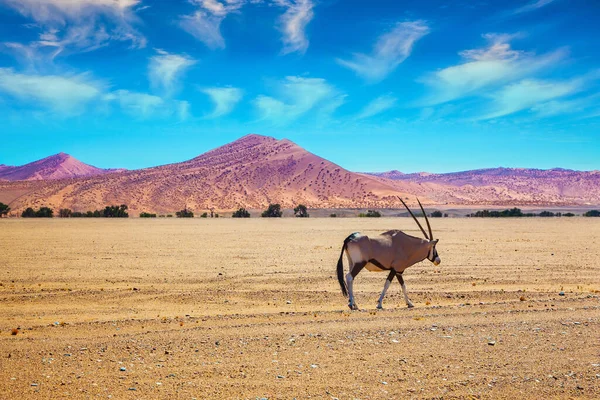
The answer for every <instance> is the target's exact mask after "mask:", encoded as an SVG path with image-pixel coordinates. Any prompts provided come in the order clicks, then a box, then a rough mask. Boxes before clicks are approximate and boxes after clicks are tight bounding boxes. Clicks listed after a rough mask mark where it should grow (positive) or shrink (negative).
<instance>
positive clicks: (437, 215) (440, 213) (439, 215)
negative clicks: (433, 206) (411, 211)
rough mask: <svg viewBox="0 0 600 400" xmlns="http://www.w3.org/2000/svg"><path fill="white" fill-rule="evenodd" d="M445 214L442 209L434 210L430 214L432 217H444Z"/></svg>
mask: <svg viewBox="0 0 600 400" xmlns="http://www.w3.org/2000/svg"><path fill="white" fill-rule="evenodd" d="M443 215H444V214H442V212H441V211H434V212H432V213H431V214H430V216H431V218H442V216H443Z"/></svg>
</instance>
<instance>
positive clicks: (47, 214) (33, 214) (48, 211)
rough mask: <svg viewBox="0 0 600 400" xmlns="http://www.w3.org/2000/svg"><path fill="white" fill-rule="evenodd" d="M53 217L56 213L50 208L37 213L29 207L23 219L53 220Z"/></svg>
mask: <svg viewBox="0 0 600 400" xmlns="http://www.w3.org/2000/svg"><path fill="white" fill-rule="evenodd" d="M53 216H54V211H52V209H51V208H49V207H41V208H40V209H39V210H37V211H35V210H34V209H33V208H31V207H27V209H26V210H25V211H23V213H22V214H21V217H23V218H52V217H53Z"/></svg>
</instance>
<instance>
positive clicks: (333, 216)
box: [329, 214, 337, 218]
mask: <svg viewBox="0 0 600 400" xmlns="http://www.w3.org/2000/svg"><path fill="white" fill-rule="evenodd" d="M329 218H337V214H329Z"/></svg>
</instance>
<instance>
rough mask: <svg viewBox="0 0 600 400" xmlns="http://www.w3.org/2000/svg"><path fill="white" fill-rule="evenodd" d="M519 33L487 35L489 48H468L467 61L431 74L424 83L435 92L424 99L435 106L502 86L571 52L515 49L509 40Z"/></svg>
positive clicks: (462, 54)
mask: <svg viewBox="0 0 600 400" xmlns="http://www.w3.org/2000/svg"><path fill="white" fill-rule="evenodd" d="M515 37H517V36H516V35H497V34H487V35H484V38H486V39H487V40H488V42H489V44H488V46H487V47H484V48H481V49H474V50H465V51H463V52H461V53H460V55H461V56H462V57H463V59H464V61H463V62H462V63H460V64H458V65H454V66H451V67H447V68H444V69H441V70H439V71H436V72H434V73H431V74H428V75H426V76H425V77H423V78H422V82H423V83H425V84H426V85H427V86H429V88H430V91H431V93H430V94H429V95H428V96H427V97H426V98H425V99H424V100H423V101H422V103H423V104H424V105H434V104H440V103H445V102H448V101H452V100H456V99H460V98H463V97H467V96H473V95H480V94H481V93H482V91H485V90H490V89H494V88H498V87H500V86H502V85H505V84H508V83H510V82H515V81H517V80H519V79H523V78H526V77H531V76H532V75H534V74H535V73H537V72H539V71H542V70H545V69H549V68H551V67H553V66H554V65H555V64H557V63H558V62H559V61H561V60H563V59H564V58H565V57H566V56H567V55H568V52H567V51H566V50H565V49H559V50H557V51H554V52H552V53H547V54H543V55H540V56H537V55H535V54H533V53H527V52H524V51H519V50H513V49H512V48H511V46H510V44H509V41H510V40H512V39H514V38H515Z"/></svg>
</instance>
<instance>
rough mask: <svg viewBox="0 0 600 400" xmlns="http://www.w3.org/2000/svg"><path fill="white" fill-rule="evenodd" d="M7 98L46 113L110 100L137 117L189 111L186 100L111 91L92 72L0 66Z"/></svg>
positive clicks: (69, 112)
mask: <svg viewBox="0 0 600 400" xmlns="http://www.w3.org/2000/svg"><path fill="white" fill-rule="evenodd" d="M2 98H7V99H9V100H10V102H11V103H13V104H19V107H20V108H21V109H23V110H32V111H44V112H49V113H50V114H48V115H49V116H55V117H72V116H76V115H80V114H83V113H84V112H92V113H93V112H94V111H99V110H102V109H103V108H104V109H107V108H106V107H107V106H109V105H111V104H115V103H116V104H117V105H118V110H121V111H123V112H125V113H126V114H128V115H130V116H134V117H136V118H140V119H145V118H166V117H171V116H178V117H179V118H180V119H182V118H186V117H187V116H188V115H189V104H187V102H184V101H178V100H171V99H164V98H162V97H159V96H155V95H151V94H148V93H141V92H134V91H129V90H114V91H110V90H109V88H108V85H107V84H105V83H104V82H102V81H100V80H97V79H94V78H93V77H92V76H91V74H79V75H41V74H34V73H29V74H25V73H19V72H15V71H14V70H13V69H10V68H0V99H2Z"/></svg>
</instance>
